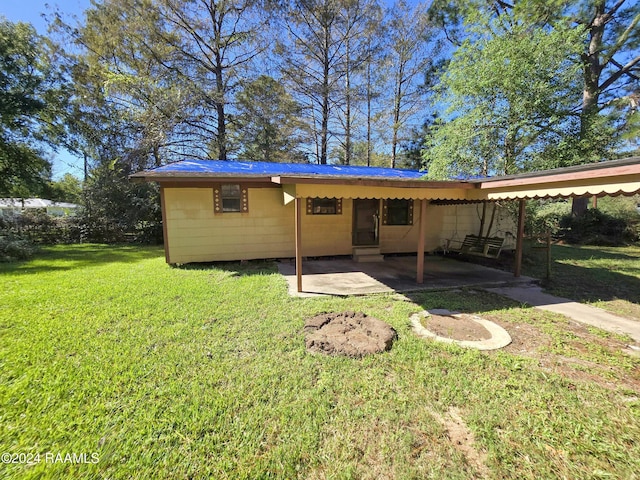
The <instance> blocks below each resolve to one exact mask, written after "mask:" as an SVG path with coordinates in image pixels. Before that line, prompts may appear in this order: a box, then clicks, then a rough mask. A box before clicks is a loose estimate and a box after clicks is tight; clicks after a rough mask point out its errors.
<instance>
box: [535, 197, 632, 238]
mask: <svg viewBox="0 0 640 480" xmlns="http://www.w3.org/2000/svg"><path fill="white" fill-rule="evenodd" d="M636 198H637V197H634V198H627V197H604V198H601V199H598V202H597V205H598V207H597V208H590V209H588V210H587V211H586V213H585V214H583V215H581V216H574V215H572V212H571V204H570V203H568V202H567V201H565V200H562V201H532V202H528V205H527V215H526V217H525V218H527V226H526V227H527V231H528V232H529V233H530V234H533V235H545V234H546V232H550V233H551V235H552V236H553V237H554V238H555V239H557V240H562V241H565V242H567V243H572V244H583V245H624V244H627V243H633V242H637V241H639V240H640V213H638V211H637V209H636V201H637V200H636Z"/></svg>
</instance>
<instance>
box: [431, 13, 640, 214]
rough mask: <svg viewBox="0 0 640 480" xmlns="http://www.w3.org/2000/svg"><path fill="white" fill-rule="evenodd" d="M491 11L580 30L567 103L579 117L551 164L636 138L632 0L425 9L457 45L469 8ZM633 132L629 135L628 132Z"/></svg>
mask: <svg viewBox="0 0 640 480" xmlns="http://www.w3.org/2000/svg"><path fill="white" fill-rule="evenodd" d="M478 10H479V11H482V12H484V13H485V14H492V15H493V16H494V17H495V18H500V19H502V20H501V21H503V22H504V23H505V24H508V23H509V22H510V21H511V18H512V17H513V16H514V15H516V16H519V18H526V19H527V20H528V22H529V24H530V25H536V26H545V25H547V26H549V25H550V26H552V27H553V25H556V24H560V25H567V24H570V25H573V26H578V27H580V28H582V29H583V31H584V33H585V35H584V36H583V37H582V41H581V45H582V51H581V55H580V56H579V57H576V58H575V63H576V65H577V66H578V67H579V68H580V70H581V75H580V78H581V83H582V88H581V91H580V92H578V93H577V94H576V95H575V97H574V98H573V101H574V102H575V105H576V111H578V112H579V116H578V117H577V119H576V122H577V123H576V125H577V128H578V130H577V132H576V130H575V126H574V128H572V129H571V130H570V131H569V132H568V134H567V135H566V136H565V137H564V139H562V140H561V142H560V144H559V145H558V147H557V148H551V149H550V151H549V155H548V157H549V158H554V159H555V160H554V161H553V162H551V163H542V164H540V166H541V167H544V166H567V165H573V164H581V163H588V162H593V161H598V160H601V159H603V158H609V157H612V156H616V154H615V151H616V149H617V148H619V145H621V144H624V143H628V142H629V138H636V137H637V130H633V129H635V128H636V126H637V124H636V122H637V120H636V111H637V98H638V97H637V96H638V91H639V90H640V88H639V79H640V55H638V46H639V45H640V28H638V24H639V22H640V12H639V11H638V9H637V2H635V1H633V0H574V1H568V0H522V1H519V2H504V1H502V0H496V1H492V2H483V1H477V0H436V1H435V2H434V3H433V5H432V7H431V10H430V12H431V13H432V18H434V19H437V21H438V22H440V24H441V26H442V27H443V32H444V34H445V36H446V38H448V39H450V40H451V41H452V43H453V44H455V45H460V44H461V42H462V41H463V40H464V39H465V38H466V37H467V35H468V34H469V31H468V29H467V26H468V23H465V24H463V23H462V22H461V20H460V19H463V18H464V19H466V18H469V16H470V15H473V13H474V12H475V11H478ZM633 131H635V133H633ZM586 204H587V199H580V200H578V201H574V209H573V211H574V213H575V214H579V213H580V212H583V211H584V210H585V209H586Z"/></svg>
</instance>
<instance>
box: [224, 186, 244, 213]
mask: <svg viewBox="0 0 640 480" xmlns="http://www.w3.org/2000/svg"><path fill="white" fill-rule="evenodd" d="M220 198H221V199H222V211H223V212H240V211H241V204H242V191H241V190H240V185H238V184H227V185H221V187H220Z"/></svg>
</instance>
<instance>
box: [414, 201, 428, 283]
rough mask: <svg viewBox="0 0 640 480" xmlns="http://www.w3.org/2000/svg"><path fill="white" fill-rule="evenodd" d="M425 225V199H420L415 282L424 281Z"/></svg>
mask: <svg viewBox="0 0 640 480" xmlns="http://www.w3.org/2000/svg"><path fill="white" fill-rule="evenodd" d="M426 225H427V200H426V199H422V200H420V220H419V223H418V228H419V232H418V252H417V255H418V264H417V265H416V283H420V284H422V283H424V229H425V227H426Z"/></svg>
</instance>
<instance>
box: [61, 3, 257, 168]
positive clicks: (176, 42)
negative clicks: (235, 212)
mask: <svg viewBox="0 0 640 480" xmlns="http://www.w3.org/2000/svg"><path fill="white" fill-rule="evenodd" d="M255 7H256V2H254V1H253V0H237V1H214V0H104V1H103V2H102V3H95V4H94V7H93V8H92V9H90V10H88V11H87V12H86V19H87V20H86V24H85V25H83V26H82V27H81V28H79V29H77V30H76V29H72V28H68V29H67V30H68V31H71V32H73V33H75V32H76V31H77V34H75V41H76V45H77V46H79V47H81V48H83V50H84V54H83V55H82V58H80V59H79V62H78V63H82V64H84V66H85V67H84V68H85V72H84V74H83V78H84V79H87V80H88V81H89V82H90V83H89V84H88V85H87V88H91V89H93V90H95V91H96V92H98V93H99V94H98V95H94V96H95V97H96V98H99V97H101V96H102V97H103V98H104V101H106V102H108V103H111V105H112V107H113V110H115V111H116V112H117V113H118V115H119V117H120V118H121V119H122V120H123V122H124V123H126V124H127V125H128V128H127V129H126V130H125V131H126V132H128V135H129V136H130V142H129V143H130V148H129V154H131V155H134V156H148V157H151V159H152V161H151V163H152V164H155V165H160V164H162V163H165V162H166V161H168V160H170V159H172V158H174V157H178V158H180V157H183V156H184V155H185V154H187V155H193V156H198V157H215V158H220V159H224V160H226V159H227V156H228V153H229V151H230V145H229V139H228V133H227V127H228V124H229V122H230V116H229V102H230V101H231V100H232V98H233V95H234V93H235V91H236V89H237V88H238V85H239V82H240V81H241V80H242V79H243V78H244V76H245V74H246V71H247V69H248V68H249V66H250V65H251V63H252V62H253V60H254V59H255V57H256V56H258V55H260V54H261V53H262V52H263V51H264V50H265V48H266V47H265V46H264V43H263V44H260V43H259V42H257V40H256V37H257V35H258V32H259V31H260V29H261V25H264V24H265V22H267V19H268V16H266V15H262V16H260V15H258V14H257V12H256V8H255Z"/></svg>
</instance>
